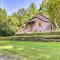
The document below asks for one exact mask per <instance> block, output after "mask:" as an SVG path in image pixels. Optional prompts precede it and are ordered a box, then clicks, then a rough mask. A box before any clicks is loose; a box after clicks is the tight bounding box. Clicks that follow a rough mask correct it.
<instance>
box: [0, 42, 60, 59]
mask: <svg viewBox="0 0 60 60" xmlns="http://www.w3.org/2000/svg"><path fill="white" fill-rule="evenodd" d="M1 53H2V54H3V55H2V56H4V55H5V56H13V57H16V58H17V60H60V42H27V41H0V55H1Z"/></svg>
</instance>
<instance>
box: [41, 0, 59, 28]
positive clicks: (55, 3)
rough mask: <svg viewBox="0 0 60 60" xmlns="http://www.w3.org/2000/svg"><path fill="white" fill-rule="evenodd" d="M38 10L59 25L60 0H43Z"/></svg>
mask: <svg viewBox="0 0 60 60" xmlns="http://www.w3.org/2000/svg"><path fill="white" fill-rule="evenodd" d="M40 11H41V12H42V14H45V15H46V16H47V15H48V16H47V17H48V18H49V19H50V20H51V21H52V22H54V23H55V24H56V26H57V27H58V25H59V26H60V0H43V2H42V5H41V8H40Z"/></svg>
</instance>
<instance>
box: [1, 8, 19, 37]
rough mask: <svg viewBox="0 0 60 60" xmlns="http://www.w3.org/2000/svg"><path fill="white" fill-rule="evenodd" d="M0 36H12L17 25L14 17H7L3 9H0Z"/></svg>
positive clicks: (17, 22)
mask: <svg viewBox="0 0 60 60" xmlns="http://www.w3.org/2000/svg"><path fill="white" fill-rule="evenodd" d="M0 13H1V14H0V35H2V36H6V35H12V34H14V33H15V32H16V31H17V29H18V25H19V21H18V20H17V18H16V17H12V16H7V14H6V12H5V9H0Z"/></svg>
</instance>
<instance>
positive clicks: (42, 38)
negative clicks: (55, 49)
mask: <svg viewBox="0 0 60 60" xmlns="http://www.w3.org/2000/svg"><path fill="white" fill-rule="evenodd" d="M0 40H1V41H4V40H6V41H9V40H11V41H60V35H37V36H6V37H0Z"/></svg>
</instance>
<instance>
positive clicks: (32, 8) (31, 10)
mask: <svg viewBox="0 0 60 60" xmlns="http://www.w3.org/2000/svg"><path fill="white" fill-rule="evenodd" d="M28 9H29V13H30V16H31V17H33V16H34V15H36V14H37V13H38V9H37V7H36V5H35V4H34V3H31V5H30V6H29V8H28Z"/></svg>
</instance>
